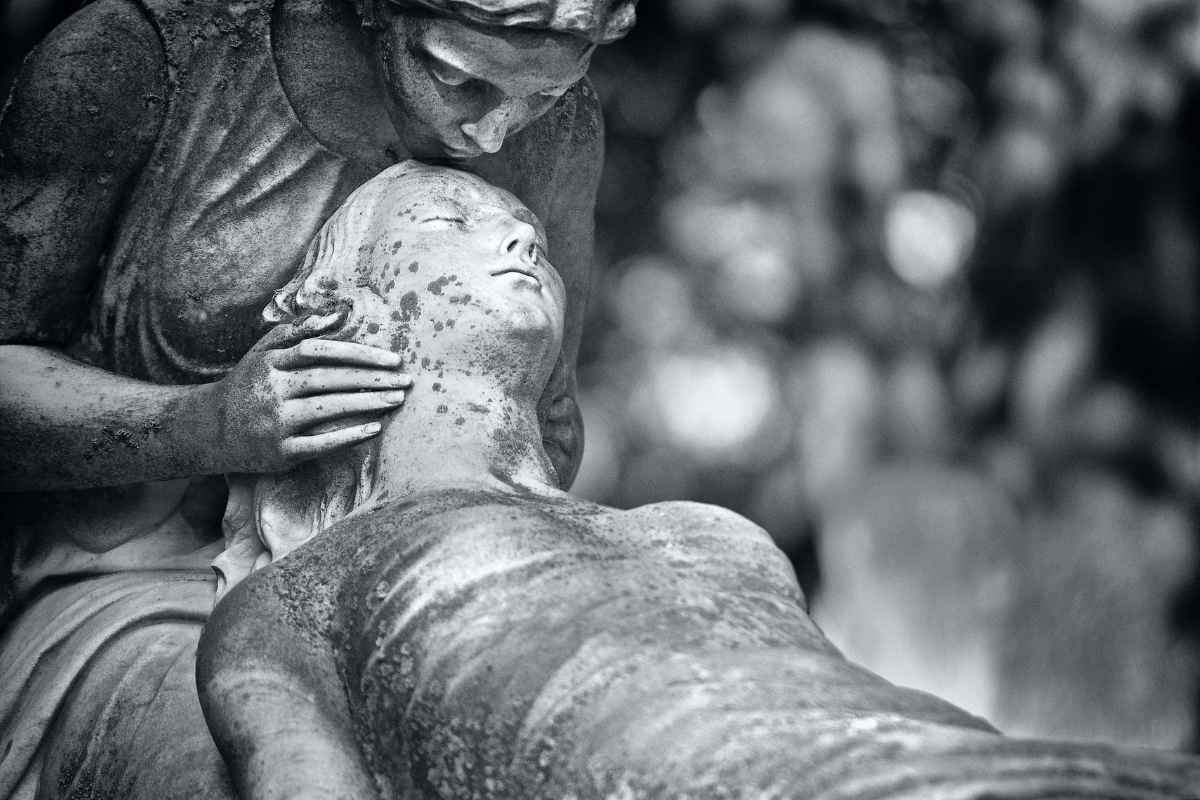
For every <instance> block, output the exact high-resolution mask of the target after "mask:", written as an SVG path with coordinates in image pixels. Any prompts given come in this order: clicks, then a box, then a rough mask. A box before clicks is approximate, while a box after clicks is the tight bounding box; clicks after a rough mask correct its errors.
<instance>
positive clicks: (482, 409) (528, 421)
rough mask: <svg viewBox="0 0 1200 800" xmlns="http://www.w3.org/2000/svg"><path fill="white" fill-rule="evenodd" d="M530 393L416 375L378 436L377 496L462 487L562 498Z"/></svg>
mask: <svg viewBox="0 0 1200 800" xmlns="http://www.w3.org/2000/svg"><path fill="white" fill-rule="evenodd" d="M528 392H529V389H528V387H523V386H501V385H498V383H497V382H496V381H495V380H494V379H492V378H489V377H486V376H482V375H479V374H474V375H472V374H467V373H465V372H456V371H452V370H449V369H444V370H441V371H439V372H432V371H430V372H425V373H423V374H421V375H418V382H417V383H416V384H415V385H414V387H413V389H412V391H411V392H410V393H409V396H408V398H407V399H406V401H405V404H404V405H403V406H402V407H401V408H400V409H399V410H397V411H396V412H395V413H393V414H392V415H391V417H390V418H389V419H388V420H387V421H386V422H385V423H384V428H383V432H382V433H381V434H380V450H379V462H378V473H377V479H376V485H375V491H374V493H373V495H374V497H375V498H376V499H380V500H388V499H398V498H401V497H404V496H407V495H411V494H415V493H418V492H423V491H429V490H433V489H443V488H453V487H461V486H486V487H491V488H494V489H497V490H500V491H523V490H525V491H533V492H537V493H549V494H553V493H557V491H558V490H557V489H556V488H555V479H554V471H553V467H552V466H551V464H550V461H549V459H548V458H547V457H546V455H545V451H544V450H543V448H542V439H541V428H540V426H539V424H538V419H537V410H536V409H537V398H536V397H533V396H530V395H529V394H528Z"/></svg>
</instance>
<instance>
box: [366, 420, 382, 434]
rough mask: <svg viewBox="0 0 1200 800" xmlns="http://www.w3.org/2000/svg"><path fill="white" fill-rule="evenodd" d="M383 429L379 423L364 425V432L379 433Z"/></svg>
mask: <svg viewBox="0 0 1200 800" xmlns="http://www.w3.org/2000/svg"><path fill="white" fill-rule="evenodd" d="M382 428H383V426H382V425H380V424H379V423H378V422H368V423H367V424H366V425H363V430H364V431H365V432H367V433H379V431H380V429H382Z"/></svg>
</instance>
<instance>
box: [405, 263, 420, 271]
mask: <svg viewBox="0 0 1200 800" xmlns="http://www.w3.org/2000/svg"><path fill="white" fill-rule="evenodd" d="M420 268H421V264H420V262H418V261H414V262H412V263H411V264H409V265H408V271H409V272H416V271H417V270H419V269H420Z"/></svg>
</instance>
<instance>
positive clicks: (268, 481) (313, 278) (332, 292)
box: [214, 162, 429, 597]
mask: <svg viewBox="0 0 1200 800" xmlns="http://www.w3.org/2000/svg"><path fill="white" fill-rule="evenodd" d="M424 169H429V168H428V167H425V166H424V165H422V164H419V163H417V162H404V163H402V164H397V165H396V166H394V167H390V168H389V169H388V170H385V171H384V172H383V173H381V174H380V175H378V176H376V177H375V178H374V179H372V180H370V181H367V183H365V184H363V185H362V186H361V187H359V188H358V189H357V190H356V191H354V192H353V193H352V194H351V195H350V196H349V197H348V198H347V199H346V201H345V202H344V203H343V204H342V205H341V207H340V208H338V210H337V211H335V212H334V214H333V216H331V217H330V218H329V220H328V221H326V223H325V224H324V225H323V226H322V227H321V230H320V232H319V233H318V234H317V235H316V237H314V239H313V241H312V243H311V244H310V245H309V248H308V252H307V253H306V254H305V257H304V261H303V263H302V264H301V266H300V269H298V270H297V271H296V274H295V276H294V277H293V278H292V279H291V280H290V281H288V283H287V284H286V285H284V286H283V288H281V289H280V290H279V291H277V292H276V293H275V296H274V297H273V298H272V300H271V303H270V304H269V305H268V306H267V307H266V308H265V309H264V310H263V318H264V319H266V320H267V321H268V322H273V323H277V324H288V323H295V322H299V321H301V320H303V319H305V318H306V317H309V316H313V315H325V314H332V313H334V312H337V311H343V312H345V315H346V317H345V319H344V320H343V321H342V324H341V325H340V326H339V327H338V329H337V330H336V331H334V332H332V333H326V334H324V336H326V337H327V338H332V339H339V340H342V341H359V342H363V341H365V340H366V339H369V338H371V337H372V336H373V334H370V333H369V330H371V328H370V327H369V326H368V325H367V323H368V322H370V321H372V320H379V319H384V318H385V316H386V309H385V308H384V307H383V300H382V299H381V298H380V296H379V294H378V293H377V288H378V281H379V278H380V275H377V274H375V272H374V266H375V263H376V261H377V259H375V258H373V257H372V253H371V252H370V249H371V248H370V247H367V248H366V249H363V246H364V245H373V244H374V242H373V241H371V237H372V236H373V235H377V234H375V232H374V231H373V227H374V224H375V220H376V218H377V213H376V212H377V210H378V209H379V208H380V207H381V206H380V204H381V201H383V200H384V199H385V198H387V197H388V195H389V194H390V190H391V189H392V188H393V187H394V185H395V183H396V181H397V180H399V179H400V178H402V177H403V176H405V175H408V174H411V173H413V172H417V171H419V170H424ZM379 329H380V330H382V328H379ZM371 343H375V342H371ZM378 455H379V442H378V439H371V440H368V441H367V442H364V443H362V444H359V445H355V446H354V447H351V448H347V449H345V450H342V451H340V452H337V453H333V454H330V455H327V456H324V457H322V458H319V459H315V460H312V461H307V462H304V463H303V464H300V465H298V466H296V467H293V468H292V469H290V470H287V471H285V472H280V473H275V474H270V475H259V476H254V477H252V478H251V477H249V476H246V477H243V478H239V479H238V482H237V484H236V485H234V484H233V483H231V486H230V489H231V492H230V503H229V505H228V507H227V508H226V511H225V521H224V527H225V534H226V552H225V553H223V554H222V556H221V557H219V558H218V559H217V561H216V562H214V567H215V568H216V569H217V573H218V597H220V596H222V595H223V594H224V593H225V592H226V591H228V590H229V589H230V588H232V586H233V585H234V584H235V583H236V582H237V581H239V580H240V579H241V578H243V577H244V576H245V575H246V574H248V573H249V572H250V570H251V569H253V568H256V567H257V566H262V565H263V564H265V563H270V562H271V561H273V560H275V559H278V558H281V557H282V556H284V555H286V554H287V553H288V552H290V551H291V550H293V549H295V548H296V547H298V546H299V545H300V544H302V543H304V542H305V541H307V540H308V539H310V538H311V537H313V536H315V535H316V534H318V533H320V532H321V531H322V530H324V529H326V528H328V527H329V526H330V525H333V524H334V523H335V522H337V521H338V520H340V519H342V518H343V517H345V516H346V515H347V514H349V513H350V512H351V511H353V510H354V509H355V508H357V507H358V506H359V505H361V504H362V503H363V502H364V501H365V500H366V499H367V498H368V497H369V496H370V494H371V492H372V491H373V490H374V486H375V476H376V463H377V460H378Z"/></svg>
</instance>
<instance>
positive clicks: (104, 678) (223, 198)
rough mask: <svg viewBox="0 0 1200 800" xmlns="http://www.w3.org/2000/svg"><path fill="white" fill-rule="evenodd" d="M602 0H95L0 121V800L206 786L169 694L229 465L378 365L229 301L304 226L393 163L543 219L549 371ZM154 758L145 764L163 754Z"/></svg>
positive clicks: (364, 432) (187, 641)
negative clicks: (552, 269) (446, 175)
mask: <svg viewBox="0 0 1200 800" xmlns="http://www.w3.org/2000/svg"><path fill="white" fill-rule="evenodd" d="M632 21H633V12H632V0H510V1H508V2H502V3H497V2H484V1H483V0H479V2H472V0H402V1H400V2H395V3H392V2H388V0H363V2H362V3H361V4H360V5H358V6H357V7H355V6H352V5H349V4H345V3H343V2H340V1H339V0H247V1H246V2H238V3H228V2H217V1H216V0H97V2H95V3H92V4H91V5H89V6H87V7H86V8H85V9H84V10H83V11H81V12H80V13H78V14H76V15H75V16H73V17H71V18H70V19H68V20H67V21H66V22H65V23H64V24H63V25H62V26H60V27H59V28H58V29H57V30H56V31H55V32H54V33H53V34H51V36H50V37H49V38H48V39H47V40H46V41H45V42H44V43H43V44H42V45H41V46H40V47H39V48H38V49H37V50H36V51H35V52H34V53H33V54H32V55H31V56H30V58H29V59H28V60H27V62H26V64H25V67H24V69H23V72H22V74H21V76H20V77H19V79H18V82H17V85H16V86H15V88H14V91H13V95H12V97H11V99H10V101H9V104H8V106H7V107H6V109H5V112H4V117H3V120H2V121H0V342H2V343H3V344H0V376H2V378H3V380H2V381H0V418H2V420H3V422H2V424H0V449H2V450H3V452H4V456H3V458H2V460H0V484H2V485H3V488H4V489H5V490H6V491H11V492H14V493H15V494H12V495H9V496H8V497H6V508H7V509H8V514H9V516H10V519H12V520H13V522H12V524H11V525H10V526H9V527H8V529H7V530H5V531H3V533H2V534H0V556H2V557H0V587H3V590H4V595H3V606H4V607H5V609H6V611H5V623H4V627H3V629H2V630H0V797H6V796H9V795H13V796H17V797H33V796H35V795H36V796H47V795H55V794H56V793H58V794H63V795H71V796H88V797H112V796H120V797H173V796H183V795H204V796H221V794H222V793H223V792H225V791H226V779H225V776H224V771H223V767H222V765H221V763H220V760H219V758H218V757H217V756H216V754H215V751H214V750H213V749H212V745H211V741H210V740H209V737H208V733H207V730H206V729H205V728H204V725H203V722H202V720H201V718H200V713H199V709H198V707H197V705H196V700H195V689H194V680H193V678H192V661H193V659H194V650H195V641H196V637H197V636H198V634H199V630H200V627H201V625H202V624H203V621H204V619H205V618H206V617H207V614H208V610H209V608H210V607H211V604H212V592H213V585H212V578H211V575H210V571H209V568H208V563H209V561H210V560H211V558H212V557H213V556H214V555H215V554H216V553H217V551H218V548H219V542H218V541H217V539H218V537H219V533H220V531H219V520H220V517H221V513H222V510H223V508H224V489H223V483H222V482H221V480H220V479H219V478H217V479H215V480H214V479H212V478H205V477H204V476H218V475H220V474H221V473H229V472H258V471H265V470H274V469H279V468H281V467H285V466H287V465H290V464H293V463H295V462H297V461H299V460H303V459H305V458H309V457H313V456H316V455H321V454H325V453H329V452H331V451H333V450H337V449H339V448H342V447H345V446H348V445H351V444H354V443H356V442H360V441H363V440H364V439H366V438H369V437H371V436H373V435H374V434H375V432H376V431H377V430H378V428H377V427H375V426H374V425H373V417H376V416H378V415H379V414H380V413H382V412H385V411H388V410H391V409H394V408H396V407H397V406H398V404H399V403H400V402H401V400H402V390H403V389H404V388H405V387H406V385H407V379H406V377H405V376H404V375H403V374H402V373H401V372H400V369H401V368H402V365H401V357H400V356H397V355H396V354H394V353H388V352H384V351H381V350H378V349H376V348H371V347H367V346H364V345H359V344H354V343H351V342H326V343H324V344H317V345H314V344H313V343H307V344H305V343H300V342H301V341H302V340H303V339H304V338H306V337H308V336H310V335H312V334H314V333H319V332H320V331H321V330H322V327H323V326H324V327H328V328H332V327H334V326H335V325H336V324H337V321H338V318H339V315H338V314H331V315H329V316H328V317H325V318H318V319H315V320H311V321H309V322H307V323H305V324H304V325H297V326H293V327H290V328H283V329H280V330H276V331H273V332H272V333H271V334H269V335H267V336H266V337H265V338H261V339H260V337H262V336H263V333H264V330H265V328H264V326H263V324H262V323H261V321H260V319H259V311H260V309H261V308H262V306H263V305H264V304H265V302H266V300H267V298H269V297H270V295H271V293H272V292H273V291H274V290H275V289H276V288H278V286H279V285H280V284H281V283H283V281H284V280H285V279H286V278H287V277H288V276H289V275H291V274H292V272H293V271H294V270H295V268H296V266H297V263H298V262H299V260H300V258H301V256H302V255H303V252H304V250H305V248H306V247H307V244H308V241H309V239H310V238H311V237H312V235H313V234H314V233H315V232H316V231H317V229H318V228H319V227H320V225H321V224H322V222H323V221H324V220H325V218H326V216H327V215H328V214H329V213H331V212H332V211H333V210H334V209H335V208H337V206H338V205H339V204H340V203H341V202H342V201H343V200H344V199H345V197H346V196H347V195H348V194H349V193H350V192H351V191H352V190H353V189H354V188H356V187H357V186H358V185H360V184H361V183H363V182H364V181H365V180H367V179H368V178H370V177H371V176H373V175H375V174H376V173H378V172H379V171H381V170H382V169H384V168H385V167H387V166H388V165H390V164H391V163H393V162H394V161H395V160H398V159H400V158H404V157H407V156H417V157H424V158H430V159H438V158H441V159H452V160H454V161H456V162H457V163H459V164H461V165H462V166H464V167H465V168H467V169H471V170H473V171H476V172H478V173H479V174H481V175H485V176H486V177H487V178H488V179H489V180H491V181H492V182H495V183H498V184H500V185H503V186H506V187H507V188H509V189H511V190H512V191H513V192H514V193H515V194H516V195H518V196H519V197H521V198H522V199H523V200H524V201H525V202H526V203H527V204H528V205H529V206H530V208H532V209H533V210H534V211H535V212H536V213H538V214H539V215H541V216H542V218H543V219H545V220H546V221H547V229H548V234H549V242H550V248H551V250H552V251H553V253H554V256H555V258H556V260H557V261H558V263H559V264H561V265H563V271H564V280H565V282H566V285H567V292H568V295H569V301H568V302H569V305H570V311H569V314H570V318H571V322H570V323H569V325H568V329H569V330H568V333H567V345H566V347H565V348H564V357H563V359H562V360H561V362H560V369H559V370H558V371H557V374H556V381H555V385H554V387H553V388H552V390H550V391H548V392H547V396H546V397H545V398H544V402H543V415H542V416H543V420H544V427H543V433H544V434H545V435H546V436H547V449H548V451H549V453H550V455H551V458H552V460H553V461H554V463H555V466H556V468H557V472H558V478H559V480H560V482H561V483H563V484H566V483H569V482H570V479H571V477H572V475H573V470H574V465H575V464H577V463H578V455H579V436H578V434H579V426H578V414H577V411H576V410H575V407H574V403H573V400H572V399H571V394H572V387H573V376H572V364H573V360H574V355H575V352H576V349H577V347H578V340H579V331H580V324H581V314H582V309H583V305H584V302H585V299H586V294H587V285H588V268H589V255H590V247H591V236H592V209H593V203H594V192H595V186H596V182H597V180H598V172H599V165H600V159H601V149H600V148H601V144H600V133H601V129H600V117H599V110H598V106H597V102H596V98H595V95H594V93H593V92H592V91H591V89H590V87H589V86H588V84H587V82H586V80H585V79H583V74H584V72H585V70H586V68H587V65H588V60H589V58H590V55H591V53H592V51H593V49H594V47H595V46H596V44H598V43H602V42H606V41H610V40H612V39H614V38H616V37H618V36H620V35H621V34H622V33H623V32H624V31H625V30H626V29H627V28H628V27H629V25H631V24H632ZM166 765H169V767H168V766H166Z"/></svg>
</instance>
